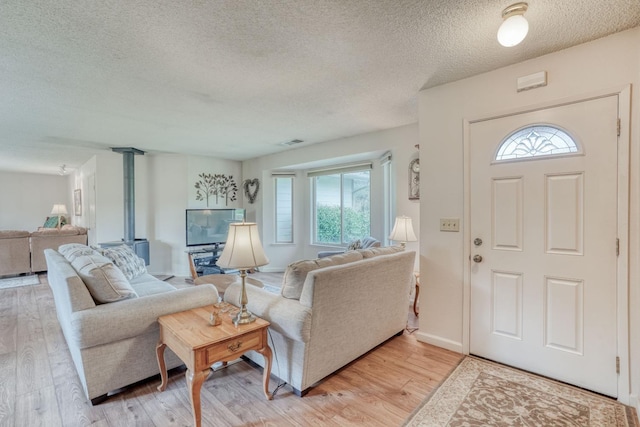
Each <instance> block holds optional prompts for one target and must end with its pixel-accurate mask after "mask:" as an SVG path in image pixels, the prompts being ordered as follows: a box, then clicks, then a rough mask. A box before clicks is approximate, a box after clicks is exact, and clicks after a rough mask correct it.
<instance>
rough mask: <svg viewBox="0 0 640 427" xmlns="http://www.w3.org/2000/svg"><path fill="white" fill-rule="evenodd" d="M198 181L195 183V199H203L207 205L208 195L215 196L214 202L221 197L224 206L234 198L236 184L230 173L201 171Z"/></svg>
mask: <svg viewBox="0 0 640 427" xmlns="http://www.w3.org/2000/svg"><path fill="white" fill-rule="evenodd" d="M198 178H200V180H199V181H197V182H196V183H195V188H196V200H204V201H205V202H206V203H207V207H209V197H210V196H215V198H216V204H218V203H220V199H221V198H222V199H223V200H224V202H225V205H226V206H229V202H233V201H235V200H236V194H237V193H238V185H237V184H236V182H235V181H234V179H233V176H232V175H225V174H210V173H204V172H203V173H201V174H200V175H198Z"/></svg>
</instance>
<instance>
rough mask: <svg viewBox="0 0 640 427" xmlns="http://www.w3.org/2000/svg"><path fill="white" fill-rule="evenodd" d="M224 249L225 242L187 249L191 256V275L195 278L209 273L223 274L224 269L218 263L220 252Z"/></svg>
mask: <svg viewBox="0 0 640 427" xmlns="http://www.w3.org/2000/svg"><path fill="white" fill-rule="evenodd" d="M223 249H224V244H218V243H216V244H214V245H212V246H203V247H198V248H190V249H187V255H188V256H189V270H190V271H191V277H192V278H193V279H194V280H195V279H197V278H198V277H199V276H204V275H207V274H222V273H224V270H223V269H222V268H221V267H218V266H217V265H216V262H218V258H220V254H221V253H222V250H223Z"/></svg>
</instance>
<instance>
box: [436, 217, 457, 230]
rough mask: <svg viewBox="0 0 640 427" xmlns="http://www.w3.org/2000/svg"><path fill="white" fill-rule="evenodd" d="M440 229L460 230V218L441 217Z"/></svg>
mask: <svg viewBox="0 0 640 427" xmlns="http://www.w3.org/2000/svg"><path fill="white" fill-rule="evenodd" d="M440 231H460V219H459V218H440Z"/></svg>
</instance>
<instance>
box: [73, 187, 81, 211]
mask: <svg viewBox="0 0 640 427" xmlns="http://www.w3.org/2000/svg"><path fill="white" fill-rule="evenodd" d="M73 212H74V213H75V214H76V216H82V190H81V189H79V188H78V189H77V190H74V191H73Z"/></svg>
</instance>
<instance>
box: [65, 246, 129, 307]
mask: <svg viewBox="0 0 640 427" xmlns="http://www.w3.org/2000/svg"><path fill="white" fill-rule="evenodd" d="M71 265H72V266H73V268H74V269H75V270H76V271H77V272H78V276H80V278H81V279H82V281H83V282H84V284H85V285H86V286H87V289H89V292H90V293H91V296H92V297H93V299H94V300H95V301H96V302H97V303H109V302H115V301H120V300H123V299H127V298H135V297H137V296H138V295H137V294H136V292H135V291H134V290H133V288H132V287H131V285H130V284H129V281H128V280H127V278H126V277H124V274H123V273H122V271H120V269H119V268H118V267H116V266H115V265H113V263H112V262H111V261H110V260H109V259H108V258H105V257H103V256H102V255H98V254H93V255H82V256H78V257H76V258H75V259H74V260H73V261H72V262H71Z"/></svg>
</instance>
